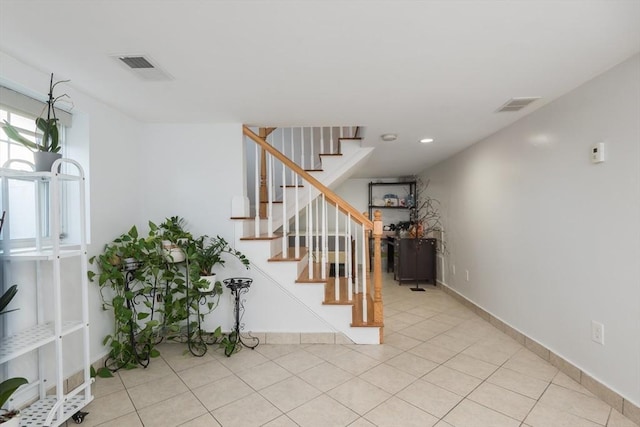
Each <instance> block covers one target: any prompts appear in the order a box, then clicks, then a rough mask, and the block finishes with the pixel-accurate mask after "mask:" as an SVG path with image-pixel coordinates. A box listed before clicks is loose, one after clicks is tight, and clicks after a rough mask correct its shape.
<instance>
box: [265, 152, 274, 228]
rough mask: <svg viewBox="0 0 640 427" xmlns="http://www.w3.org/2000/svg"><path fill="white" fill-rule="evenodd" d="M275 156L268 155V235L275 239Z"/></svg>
mask: <svg viewBox="0 0 640 427" xmlns="http://www.w3.org/2000/svg"><path fill="white" fill-rule="evenodd" d="M273 185H274V184H273V156H272V155H271V154H267V200H268V205H267V217H268V218H267V234H268V235H269V237H273V193H274V191H273V190H274V189H273Z"/></svg>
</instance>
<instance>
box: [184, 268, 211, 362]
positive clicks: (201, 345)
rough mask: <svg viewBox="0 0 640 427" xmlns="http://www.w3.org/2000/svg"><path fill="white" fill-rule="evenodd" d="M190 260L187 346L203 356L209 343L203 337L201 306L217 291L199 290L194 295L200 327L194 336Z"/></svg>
mask: <svg viewBox="0 0 640 427" xmlns="http://www.w3.org/2000/svg"><path fill="white" fill-rule="evenodd" d="M189 271H190V270H189V260H187V275H186V280H187V291H186V292H187V293H186V303H187V348H188V349H189V352H190V353H191V354H192V355H194V356H196V357H202V356H204V355H205V354H206V353H207V348H208V347H207V344H209V343H207V342H206V341H205V339H204V338H203V337H202V324H201V320H200V306H201V305H205V304H206V303H207V296H209V295H214V294H215V291H212V292H199V293H198V295H197V296H194V298H193V299H194V300H196V299H197V301H196V304H195V305H196V318H197V319H198V327H197V330H196V331H194V334H193V336H192V333H191V303H190V302H189V294H190V293H191V292H192V291H191V289H190V283H189V282H190V278H189Z"/></svg>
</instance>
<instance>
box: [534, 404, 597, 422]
mask: <svg viewBox="0 0 640 427" xmlns="http://www.w3.org/2000/svg"><path fill="white" fill-rule="evenodd" d="M524 422H525V424H526V425H530V426H531V427H600V424H596V423H594V422H592V421H589V420H586V419H584V418H580V417H578V416H576V415H573V414H570V413H568V412H565V411H562V410H559V409H556V408H553V407H551V406H547V405H544V404H542V403H538V404H536V406H534V407H533V409H532V410H531V412H530V413H529V415H527V418H525V420H524Z"/></svg>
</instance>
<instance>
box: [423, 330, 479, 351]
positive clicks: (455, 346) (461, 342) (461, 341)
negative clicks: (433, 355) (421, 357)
mask: <svg viewBox="0 0 640 427" xmlns="http://www.w3.org/2000/svg"><path fill="white" fill-rule="evenodd" d="M429 342H430V343H431V344H433V345H437V346H438V347H443V348H446V349H447V350H451V351H454V352H456V353H459V352H461V351H463V350H464V349H465V348H467V347H469V346H470V345H471V344H473V342H469V339H468V338H466V337H465V338H462V337H454V336H451V335H448V334H441V335H438V336H437V337H435V338H431V339H430V340H429Z"/></svg>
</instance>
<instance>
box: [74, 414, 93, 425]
mask: <svg viewBox="0 0 640 427" xmlns="http://www.w3.org/2000/svg"><path fill="white" fill-rule="evenodd" d="M87 414H89V413H88V412H82V411H78V412H76V413H75V414H73V415H72V416H71V419H72V420H73V421H74V422H75V423H76V424H81V423H82V422H83V421H84V417H86V416H87Z"/></svg>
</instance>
